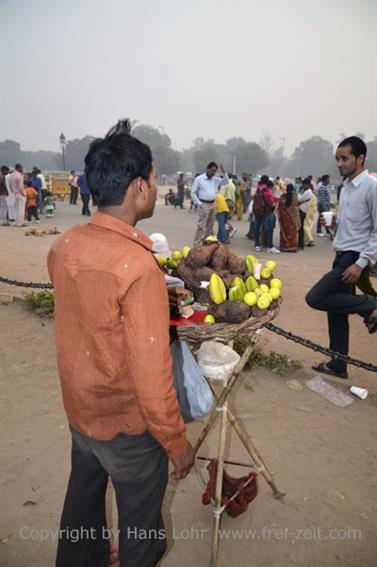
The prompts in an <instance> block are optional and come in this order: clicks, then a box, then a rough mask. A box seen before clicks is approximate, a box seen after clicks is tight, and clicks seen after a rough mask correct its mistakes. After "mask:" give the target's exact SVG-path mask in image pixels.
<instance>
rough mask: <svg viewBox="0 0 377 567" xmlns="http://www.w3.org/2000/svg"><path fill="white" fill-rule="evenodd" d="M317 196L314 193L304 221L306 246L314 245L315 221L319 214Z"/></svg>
mask: <svg viewBox="0 0 377 567" xmlns="http://www.w3.org/2000/svg"><path fill="white" fill-rule="evenodd" d="M317 208H318V206H317V197H316V195H315V194H314V193H313V194H312V197H311V199H310V204H309V209H308V212H307V213H306V217H305V221H304V234H305V246H314V240H313V234H312V233H313V225H314V221H315V217H316V215H317Z"/></svg>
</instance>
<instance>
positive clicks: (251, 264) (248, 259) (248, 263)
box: [245, 254, 258, 274]
mask: <svg viewBox="0 0 377 567" xmlns="http://www.w3.org/2000/svg"><path fill="white" fill-rule="evenodd" d="M245 261H246V268H247V271H248V272H249V274H252V273H253V267H254V264H255V262H257V261H258V260H257V259H256V257H255V256H253V255H252V254H249V256H245Z"/></svg>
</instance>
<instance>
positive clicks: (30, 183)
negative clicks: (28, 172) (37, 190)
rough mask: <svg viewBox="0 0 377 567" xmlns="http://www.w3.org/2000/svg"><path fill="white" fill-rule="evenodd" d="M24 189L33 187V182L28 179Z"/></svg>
mask: <svg viewBox="0 0 377 567" xmlns="http://www.w3.org/2000/svg"><path fill="white" fill-rule="evenodd" d="M26 187H34V185H33V182H32V181H30V179H28V180H27V181H26Z"/></svg>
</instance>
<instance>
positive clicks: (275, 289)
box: [270, 287, 280, 299]
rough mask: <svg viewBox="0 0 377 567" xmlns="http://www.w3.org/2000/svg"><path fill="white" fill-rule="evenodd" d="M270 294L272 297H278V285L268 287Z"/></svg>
mask: <svg viewBox="0 0 377 567" xmlns="http://www.w3.org/2000/svg"><path fill="white" fill-rule="evenodd" d="M270 295H271V297H272V299H278V297H280V289H279V288H278V287H272V288H271V289H270Z"/></svg>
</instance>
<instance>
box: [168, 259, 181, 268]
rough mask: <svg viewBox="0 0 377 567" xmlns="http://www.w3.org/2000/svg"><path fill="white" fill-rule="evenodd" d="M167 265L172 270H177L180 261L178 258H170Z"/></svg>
mask: <svg viewBox="0 0 377 567" xmlns="http://www.w3.org/2000/svg"><path fill="white" fill-rule="evenodd" d="M166 265H167V267H168V268H170V269H171V270H176V269H177V268H178V265H179V261H178V260H173V259H170V260H168V261H167V263H166Z"/></svg>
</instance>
